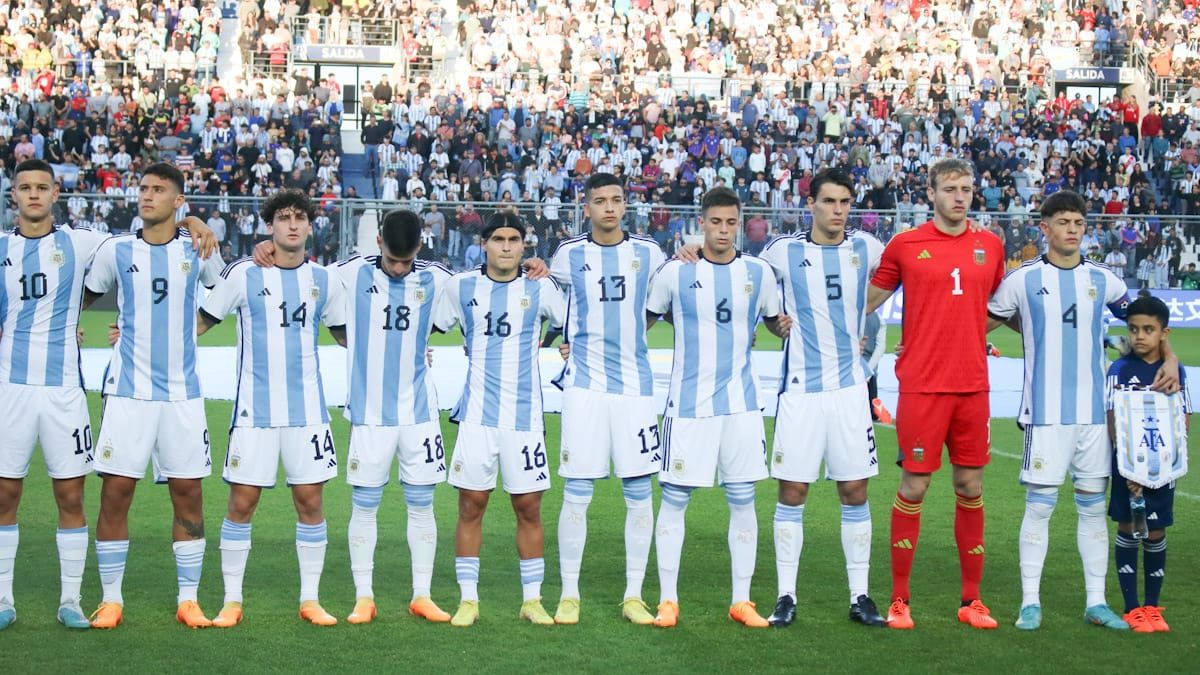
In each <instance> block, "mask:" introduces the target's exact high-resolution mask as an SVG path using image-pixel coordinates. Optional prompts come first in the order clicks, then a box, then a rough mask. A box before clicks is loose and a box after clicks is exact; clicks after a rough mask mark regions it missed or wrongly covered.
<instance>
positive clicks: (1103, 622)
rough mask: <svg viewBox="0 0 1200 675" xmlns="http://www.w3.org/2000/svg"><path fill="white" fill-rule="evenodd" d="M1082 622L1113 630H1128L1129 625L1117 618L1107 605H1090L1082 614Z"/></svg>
mask: <svg viewBox="0 0 1200 675" xmlns="http://www.w3.org/2000/svg"><path fill="white" fill-rule="evenodd" d="M1083 620H1084V621H1085V622H1087V623H1090V624H1093V625H1096V626H1104V627H1105V628H1111V629H1113V630H1129V624H1127V623H1125V620H1124V619H1122V618H1121V617H1119V616H1117V613H1116V612H1114V611H1112V609H1110V608H1109V606H1108V605H1092V606H1091V607H1088V608H1087V609H1086V610H1084V612H1083Z"/></svg>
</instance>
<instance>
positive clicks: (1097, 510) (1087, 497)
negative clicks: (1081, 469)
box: [1075, 492, 1105, 516]
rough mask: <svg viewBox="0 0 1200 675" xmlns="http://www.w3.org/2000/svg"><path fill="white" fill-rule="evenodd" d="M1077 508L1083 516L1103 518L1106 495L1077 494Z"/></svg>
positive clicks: (1092, 493) (1101, 493) (1100, 493)
mask: <svg viewBox="0 0 1200 675" xmlns="http://www.w3.org/2000/svg"><path fill="white" fill-rule="evenodd" d="M1075 507H1076V508H1077V509H1078V510H1079V513H1080V514H1081V515H1088V516H1103V515H1104V512H1105V508H1104V493H1103V492H1086V493H1085V492H1076V493H1075Z"/></svg>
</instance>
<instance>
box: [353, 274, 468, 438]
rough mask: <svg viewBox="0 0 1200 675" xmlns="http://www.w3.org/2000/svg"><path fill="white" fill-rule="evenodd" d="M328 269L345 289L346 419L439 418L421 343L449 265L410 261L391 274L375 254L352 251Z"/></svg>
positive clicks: (391, 422) (382, 422)
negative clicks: (405, 270)
mask: <svg viewBox="0 0 1200 675" xmlns="http://www.w3.org/2000/svg"><path fill="white" fill-rule="evenodd" d="M331 271H333V272H334V274H335V275H336V276H337V277H338V279H339V280H340V281H341V283H342V285H343V286H344V287H345V291H346V339H347V343H346V349H347V355H348V359H349V367H348V369H347V372H349V374H350V375H349V378H350V384H349V390H348V392H347V400H346V410H345V416H346V419H348V420H350V422H351V423H353V424H369V425H374V426H389V427H394V426H401V425H403V426H408V425H413V424H421V423H424V422H429V421H431V420H437V419H439V413H438V401H437V390H436V388H435V387H434V382H433V379H432V378H431V377H429V368H428V364H427V363H426V361H425V350H426V349H427V348H428V346H429V332H430V330H432V329H433V318H434V312H435V310H436V309H437V307H438V304H437V302H438V300H439V299H440V297H441V294H442V289H443V288H444V287H445V285H446V282H447V281H448V280H449V279H450V274H451V273H450V271H449V270H447V269H446V268H445V267H443V266H442V265H439V264H437V263H431V262H427V261H424V260H416V261H414V262H413V268H412V271H411V272H409V273H408V274H406V275H404V276H403V277H400V278H392V277H390V276H388V275H387V273H385V272H384V271H383V269H382V268H381V267H380V264H379V256H369V257H362V256H355V257H353V258H350V259H349V260H346V261H344V262H341V263H338V265H337V266H336V267H334V268H332V269H331Z"/></svg>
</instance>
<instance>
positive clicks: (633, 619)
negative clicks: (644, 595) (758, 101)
mask: <svg viewBox="0 0 1200 675" xmlns="http://www.w3.org/2000/svg"><path fill="white" fill-rule="evenodd" d="M621 616H622V617H624V618H625V620H626V621H628V622H629V623H632V624H636V625H638V626H649V625H650V624H652V623H654V615H653V614H651V613H650V608H649V607H648V606H646V603H645V602H644V601H643V600H642V599H641V598H625V601H624V602H622V603H621Z"/></svg>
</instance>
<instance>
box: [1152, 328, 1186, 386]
mask: <svg viewBox="0 0 1200 675" xmlns="http://www.w3.org/2000/svg"><path fill="white" fill-rule="evenodd" d="M1162 353H1163V364H1162V367H1161V368H1159V369H1158V373H1156V374H1155V375H1154V384H1152V385H1150V388H1151V389H1153V390H1154V391H1160V392H1162V393H1164V394H1174V393H1175V392H1177V391H1179V390H1180V389H1182V382H1181V381H1180V378H1179V370H1180V368H1179V357H1178V356H1176V355H1175V350H1174V349H1172V348H1171V341H1170V340H1169V339H1168V338H1166V337H1164V338H1163V341H1162Z"/></svg>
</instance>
